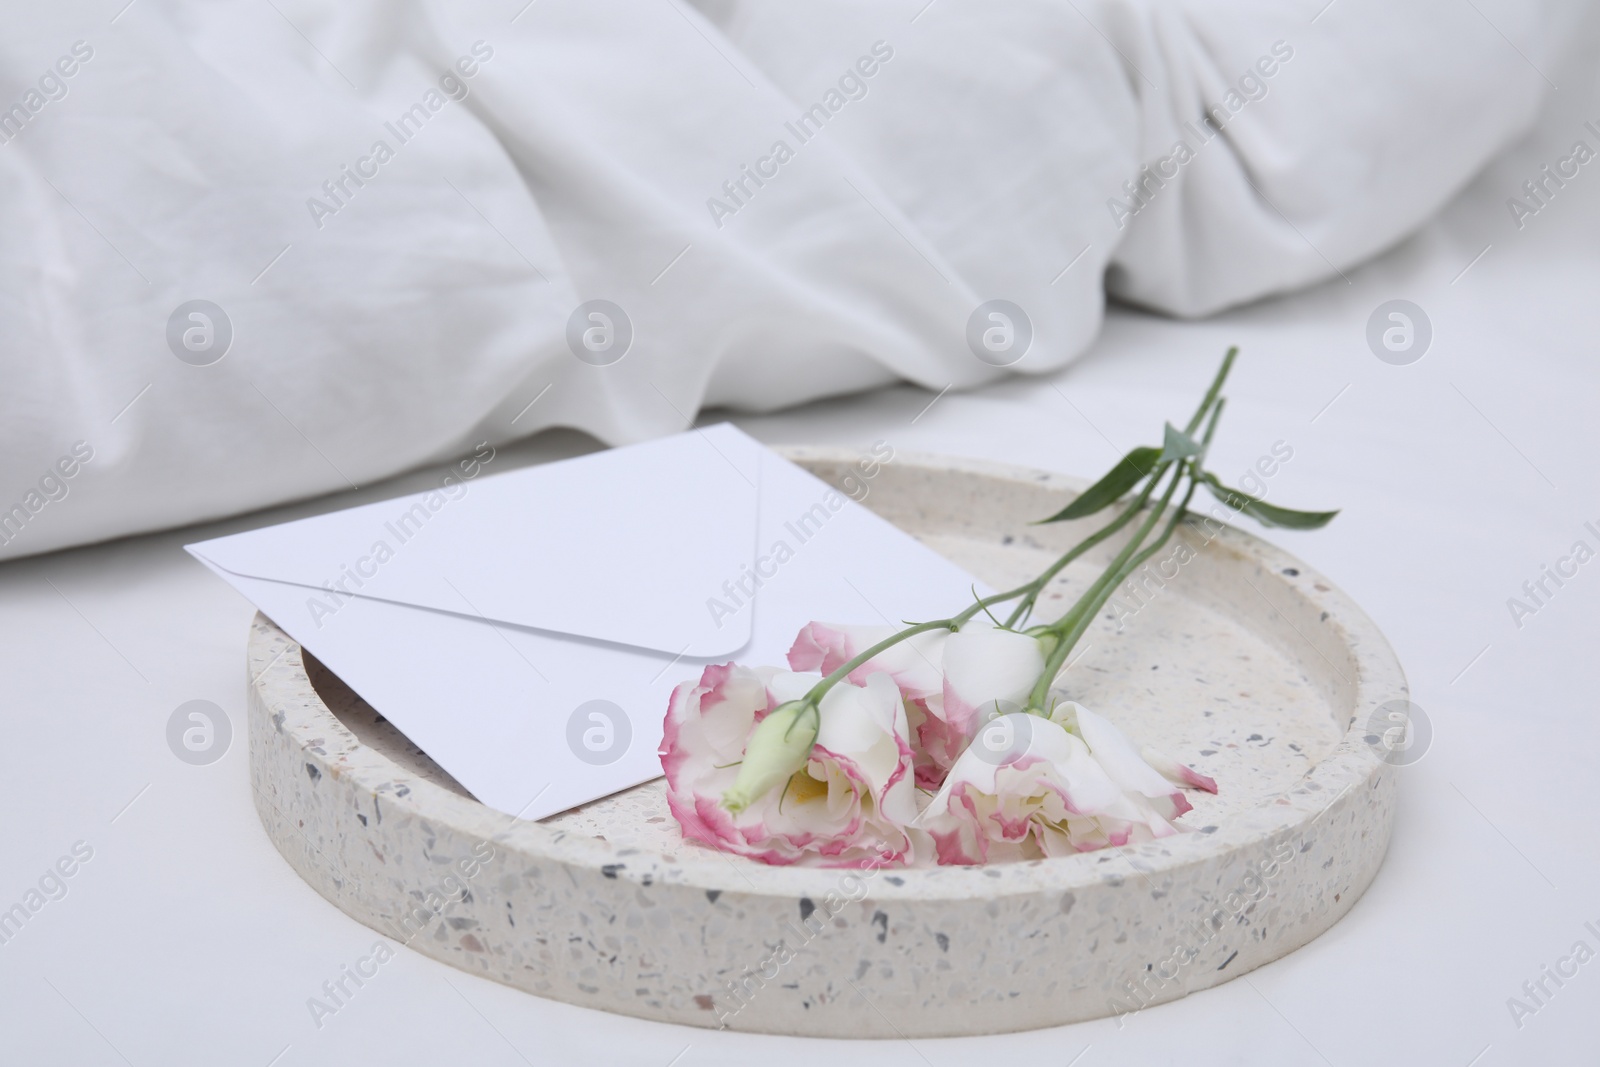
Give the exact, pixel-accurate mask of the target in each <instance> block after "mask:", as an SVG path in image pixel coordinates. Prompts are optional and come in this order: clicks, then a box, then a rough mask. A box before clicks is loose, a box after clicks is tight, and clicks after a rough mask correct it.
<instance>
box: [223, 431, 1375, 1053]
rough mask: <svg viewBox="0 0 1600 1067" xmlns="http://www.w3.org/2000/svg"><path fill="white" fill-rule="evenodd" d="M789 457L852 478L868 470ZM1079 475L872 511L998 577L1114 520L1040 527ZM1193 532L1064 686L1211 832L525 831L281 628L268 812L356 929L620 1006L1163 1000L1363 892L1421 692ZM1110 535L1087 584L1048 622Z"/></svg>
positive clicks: (970, 1007)
mask: <svg viewBox="0 0 1600 1067" xmlns="http://www.w3.org/2000/svg"><path fill="white" fill-rule="evenodd" d="M785 454H786V455H787V456H788V457H789V458H790V459H792V460H794V461H795V462H798V463H800V464H801V465H802V466H805V467H806V468H808V469H810V470H811V471H812V472H813V473H815V474H816V475H818V476H819V477H821V478H822V479H823V480H825V481H830V482H833V483H836V484H837V483H839V482H841V481H842V480H843V479H844V478H845V477H846V476H847V475H848V474H850V473H851V472H852V471H853V470H854V461H855V459H856V457H855V456H854V455H853V454H850V453H847V452H844V451H841V450H831V449H812V448H796V449H789V450H786V452H785ZM852 484H854V485H856V486H857V496H858V497H859V496H860V483H859V481H857V482H853V483H852ZM1080 484H1081V483H1078V482H1076V481H1074V480H1072V479H1068V478H1064V477H1060V476H1057V475H1051V474H1044V473H1038V472H1034V471H1028V470H1020V469H1016V468H1006V467H998V466H994V465H991V464H983V463H976V462H969V461H963V460H949V459H944V458H935V457H911V456H905V455H900V456H897V457H896V458H895V459H894V461H893V462H891V463H889V464H887V465H885V466H884V467H883V468H882V470H881V471H880V472H879V473H878V475H877V476H876V478H875V479H874V480H873V481H872V482H871V483H870V484H869V485H868V495H867V496H866V497H865V500H864V503H865V504H866V506H867V507H869V508H872V509H874V510H875V511H877V512H878V513H879V514H880V515H882V516H884V517H885V518H887V519H889V520H890V521H892V522H894V523H896V524H897V525H899V526H901V527H902V528H903V529H906V530H908V531H910V532H911V533H913V534H915V535H916V536H917V537H919V538H920V539H922V540H923V541H925V542H926V543H927V544H929V545H930V546H931V547H933V548H934V549H936V550H937V551H939V552H941V553H943V554H945V555H946V556H948V557H949V558H950V559H952V560H954V561H956V562H957V563H959V564H961V565H963V566H964V567H966V568H967V569H968V570H970V571H971V572H972V573H973V574H974V575H976V576H978V577H979V578H981V579H983V580H984V581H986V582H988V583H990V584H991V585H993V586H994V587H995V588H1005V587H1007V586H1009V585H1013V584H1016V583H1017V582H1018V581H1022V580H1026V578H1027V577H1029V576H1031V575H1033V574H1035V573H1037V572H1038V571H1039V570H1041V569H1042V568H1043V567H1044V566H1045V565H1046V563H1048V562H1049V561H1050V560H1051V559H1053V558H1054V557H1055V556H1056V555H1057V554H1059V553H1060V552H1061V551H1063V550H1064V549H1065V548H1066V547H1067V546H1068V545H1070V544H1071V543H1073V542H1075V541H1076V540H1078V539H1079V538H1081V537H1082V536H1083V535H1084V533H1085V532H1087V530H1088V529H1089V528H1090V526H1091V525H1092V524H1093V523H1094V521H1095V520H1089V523H1087V524H1085V523H1071V524H1060V525H1057V526H1045V527H1035V526H1028V525H1027V523H1028V521H1029V520H1032V519H1036V518H1038V517H1040V516H1043V515H1047V514H1050V513H1052V512H1054V511H1055V510H1057V509H1058V508H1060V507H1061V506H1062V505H1063V503H1064V502H1065V501H1066V500H1068V499H1070V497H1071V496H1072V495H1073V493H1074V492H1076V490H1077V489H1078V488H1079V487H1080ZM1185 535H1186V536H1188V538H1189V539H1190V541H1191V543H1193V544H1195V545H1196V546H1203V547H1199V548H1198V552H1197V554H1196V555H1195V557H1194V558H1193V559H1192V560H1191V561H1189V562H1187V563H1186V564H1185V565H1183V566H1182V567H1181V568H1176V573H1173V571H1174V567H1173V566H1171V565H1169V567H1168V574H1166V575H1163V574H1161V573H1159V572H1157V571H1154V570H1152V571H1151V572H1149V574H1148V575H1147V576H1146V577H1145V578H1144V579H1143V581H1142V583H1141V586H1142V587H1141V590H1140V591H1138V592H1126V593H1124V595H1123V597H1122V599H1121V600H1120V602H1116V603H1115V604H1114V606H1113V607H1111V608H1108V610H1107V611H1106V612H1103V613H1102V615H1103V617H1102V618H1101V619H1100V620H1098V621H1097V624H1096V626H1095V627H1094V628H1093V629H1091V630H1090V631H1089V632H1088V634H1087V635H1086V636H1085V638H1084V643H1083V645H1082V646H1080V652H1079V655H1080V658H1079V659H1078V660H1077V661H1075V662H1074V663H1073V664H1072V665H1071V666H1070V667H1069V670H1068V673H1067V675H1066V678H1065V681H1066V683H1067V685H1068V687H1069V688H1070V689H1071V690H1072V691H1073V692H1074V695H1075V696H1076V697H1077V699H1079V700H1081V701H1082V702H1083V703H1084V704H1086V705H1088V706H1089V707H1092V708H1095V709H1097V710H1100V711H1101V712H1102V713H1104V714H1106V715H1108V716H1109V717H1111V718H1112V719H1113V720H1114V721H1116V722H1117V723H1118V724H1119V725H1121V726H1122V727H1123V729H1124V731H1125V732H1127V733H1128V734H1129V735H1130V736H1131V737H1132V738H1133V739H1134V740H1135V742H1136V743H1142V744H1154V745H1156V746H1157V747H1159V748H1162V749H1164V750H1165V751H1167V752H1169V753H1171V754H1173V755H1175V756H1177V757H1178V758H1180V759H1183V760H1185V761H1188V762H1191V763H1193V764H1194V765H1195V766H1196V767H1197V768H1198V769H1200V770H1201V771H1202V772H1204V773H1206V774H1210V775H1212V776H1214V777H1215V778H1216V779H1217V781H1218V782H1219V783H1220V785H1221V794H1220V795H1219V796H1215V797H1213V796H1209V795H1206V794H1196V793H1191V795H1190V798H1191V800H1193V802H1194V804H1195V810H1194V811H1193V812H1191V813H1189V814H1188V815H1186V816H1184V818H1183V820H1182V822H1183V823H1184V824H1186V825H1187V826H1188V827H1189V828H1190V829H1191V830H1192V831H1193V832H1190V833H1186V834H1181V835H1179V836H1176V837H1169V838H1165V839H1162V840H1160V841H1156V842H1153V843H1149V844H1144V845H1137V846H1130V847H1126V848H1120V849H1107V850H1104V851H1100V852H1090V853H1083V854H1080V855H1076V856H1070V857H1064V858H1059V859H1052V860H1043V861H1036V862H1028V863H1018V864H1011V865H995V866H990V867H983V868H974V867H964V868H963V867H936V868H931V869H914V870H905V869H898V870H897V869H884V870H879V871H875V872H858V873H851V872H845V871H830V870H819V869H795V868H778V867H765V866H762V865H760V864H756V863H753V862H750V861H746V860H742V859H739V858H737V857H731V856H726V855H722V854H720V853H715V852H711V851H708V850H706V849H704V848H701V847H699V846H698V845H693V844H687V843H685V842H684V841H683V839H682V837H681V836H680V835H679V833H678V830H677V826H676V824H675V823H674V822H673V821H672V819H671V817H670V816H669V815H668V813H667V808H666V803H665V800H664V797H663V792H662V783H661V782H660V781H659V780H657V781H655V782H650V783H646V784H644V785H641V786H638V787H636V788H634V789H630V790H628V791H626V792H624V793H620V794H617V795H615V796H612V797H608V798H605V799H602V800H598V801H595V802H593V803H590V804H587V805H585V806H583V807H581V808H579V809H576V810H574V811H570V812H567V813H565V814H562V815H559V816H555V817H553V818H550V819H547V820H545V821H543V822H537V823H536V822H527V821H519V820H514V819H511V818H510V817H508V816H506V815H503V814H501V813H499V812H495V811H492V810H490V809H489V808H486V807H484V806H483V805H481V804H479V803H477V802H476V801H474V800H473V799H471V798H470V797H469V796H468V795H467V794H466V793H465V792H464V791H463V790H462V789H461V788H460V786H458V785H457V784H456V783H455V782H454V781H452V780H451V779H450V778H449V776H448V775H446V774H445V773H444V772H443V771H442V770H440V769H439V768H438V767H437V766H436V765H435V764H433V763H432V761H430V760H429V759H428V758H427V757H426V756H425V755H423V754H422V753H420V752H419V751H417V749H416V748H415V747H414V746H412V745H411V744H409V742H407V741H406V739H405V738H404V737H402V736H401V735H400V734H399V733H398V732H396V731H395V730H394V728H393V727H391V726H390V725H389V724H388V723H387V722H385V721H384V720H383V719H381V718H379V717H378V716H377V715H376V714H375V713H374V712H373V711H372V709H371V708H370V707H368V706H367V705H366V704H365V703H363V702H362V701H361V700H360V698H359V697H357V696H355V695H354V694H353V693H351V692H350V691H349V690H348V689H347V688H346V687H345V686H344V685H343V684H342V683H341V682H340V681H339V680H338V679H337V678H335V677H333V676H332V675H331V674H330V673H329V672H328V671H327V670H326V669H324V668H323V667H322V666H321V665H320V664H318V663H316V662H315V660H313V659H311V657H310V656H308V655H302V652H301V650H300V648H299V647H298V646H297V645H295V644H294V643H293V642H292V641H291V640H290V639H289V638H288V637H287V636H286V635H285V634H284V633H283V632H282V631H280V630H279V629H278V628H277V627H276V626H274V625H273V624H272V622H271V621H269V620H268V619H266V618H264V617H262V616H257V618H256V620H255V623H254V627H253V630H252V634H251V639H250V647H249V657H248V658H249V674H248V677H249V678H250V679H252V681H251V684H250V693H249V735H250V768H251V784H252V787H253V791H254V795H255V798H256V807H257V810H258V811H259V813H260V816H261V821H262V824H263V825H264V826H265V827H266V830H267V833H268V835H269V836H270V837H271V838H272V840H273V842H274V843H275V844H276V845H277V847H278V850H279V851H280V852H282V854H283V855H284V857H285V858H286V859H287V860H288V861H289V863H290V864H291V865H292V866H293V867H294V869H295V870H296V871H297V872H298V873H299V874H300V875H301V877H303V878H304V879H305V880H306V881H307V882H309V883H310V884H311V885H312V886H313V887H315V888H316V890H317V891H318V892H319V893H321V894H322V895H323V896H325V897H327V898H328V900H330V901H332V902H333V903H334V904H336V905H337V906H338V907H339V908H341V909H343V910H344V911H345V912H346V913H347V914H349V915H350V916H352V917H353V918H355V919H357V920H359V921H361V922H363V923H365V924H367V925H368V926H370V927H372V928H373V929H375V930H378V931H380V932H382V933H384V934H386V935H387V936H390V937H392V938H394V939H395V940H396V941H401V942H405V943H408V944H409V945H410V947H412V948H414V949H417V950H418V951H420V952H423V953H425V954H427V955H429V956H432V957H434V958H435V959H439V960H442V961H444V962H446V963H449V964H451V965H452V966H455V967H459V968H461V969H462V970H465V971H470V972H471V973H473V974H478V975H482V976H484V977H486V978H492V979H494V980H496V981H499V982H504V983H506V984H508V985H512V986H516V987H517V988H520V989H524V990H527V991H528V992H530V993H535V994H538V995H540V996H544V997H552V998H555V999H557V1000H563V1001H568V1002H570V1003H573V1004H580V1005H584V1006H587V1007H592V1008H599V1009H602V1010H605V1011H614V1012H621V1013H624V1014H628V1015H637V1016H642V1017H644V1018H649V1019H659V1020H664V1021H668V1022H676V1023H687V1024H690V1025H694V1026H708V1027H717V1026H726V1027H728V1028H731V1029H734V1030H744V1031H757V1032H769V1033H785V1034H802V1035H812V1036H828V1037H919V1036H938V1035H960V1034H983V1033H995V1032H1002V1031H1010V1030H1021V1029H1029V1028H1033V1027H1041V1026H1049V1025H1054V1024H1059V1023H1067V1022H1073V1021H1077V1020H1082V1019H1090V1018H1095V1017H1099V1016H1105V1015H1109V1014H1113V1013H1119V1012H1125V1011H1131V1010H1137V1009H1140V1008H1142V1007H1145V1006H1148V1005H1151V1004H1155V1003H1160V1002H1162V1001H1167V1000H1172V999H1174V998H1176V997H1180V996H1183V995H1184V994H1186V993H1189V992H1193V991H1195V990H1198V989H1204V988H1207V987H1208V986H1212V985H1216V984H1218V983H1220V982H1224V981H1227V980H1228V979H1230V978H1234V977H1237V976H1238V975H1240V974H1243V973H1245V972H1246V971H1249V970H1251V969H1252V968H1255V967H1259V966H1261V965H1262V964H1264V963H1267V962H1270V961H1271V960H1274V959H1277V958H1278V957H1280V956H1283V955H1284V954H1285V953H1288V952H1290V951H1292V950H1293V949H1295V948H1298V947H1299V946H1301V945H1303V944H1305V943H1306V942H1308V941H1310V940H1311V939H1312V938H1314V937H1316V936H1317V935H1318V934H1320V933H1322V931H1324V930H1326V929H1327V928H1328V927H1329V926H1331V925H1332V924H1333V923H1334V922H1336V921H1337V920H1338V919H1339V918H1340V916H1342V915H1343V914H1344V913H1345V912H1346V911H1348V910H1349V909H1350V907H1351V905H1353V904H1354V903H1355V900H1356V898H1357V897H1358V896H1360V895H1361V893H1362V891H1363V890H1365V889H1366V887H1367V885H1368V884H1369V883H1370V882H1371V880H1372V878H1373V876H1374V875H1375V874H1376V872H1377V869H1378V866H1379V864H1380V863H1381V862H1382V859H1383V855H1384V851H1385V849H1386V847H1387V845H1388V841H1389V831H1390V825H1391V820H1392V815H1393V810H1394V797H1395V771H1394V768H1393V766H1392V765H1391V763H1388V762H1385V760H1384V758H1383V756H1384V755H1385V752H1386V750H1385V749H1383V748H1379V747H1374V746H1373V745H1372V744H1370V742H1371V741H1372V735H1371V734H1370V733H1369V721H1371V720H1372V719H1373V717H1374V716H1375V715H1377V714H1380V713H1382V714H1386V712H1380V709H1381V707H1382V705H1384V704H1385V703H1386V702H1389V701H1392V700H1397V699H1401V698H1404V697H1405V695H1406V684H1405V679H1404V676H1403V675H1402V673H1401V670H1400V666H1399V664H1398V663H1397V662H1396V660H1395V656H1394V653H1393V652H1392V651H1391V650H1390V648H1389V646H1388V644H1387V643H1386V642H1385V641H1384V639H1383V636H1382V635H1381V634H1380V633H1379V632H1378V630H1377V629H1376V627H1374V625H1373V624H1372V622H1371V620H1369V619H1368V618H1367V617H1366V616H1365V615H1364V614H1362V612H1361V611H1360V610H1359V609H1358V608H1357V607H1356V606H1355V605H1354V604H1353V603H1351V601H1350V600H1349V599H1348V598H1346V597H1345V596H1344V595H1343V594H1342V593H1340V592H1339V591H1338V590H1337V589H1335V588H1333V587H1332V586H1331V584H1330V583H1328V582H1327V581H1326V580H1325V579H1323V578H1320V577H1319V576H1318V575H1317V574H1316V573H1315V572H1313V571H1311V570H1310V569H1309V568H1308V567H1306V566H1305V565H1304V564H1302V563H1300V562H1298V561H1297V560H1295V559H1294V558H1293V557H1291V556H1289V555H1288V554H1286V553H1284V552H1282V551H1280V550H1278V549H1276V548H1273V547H1272V546H1270V545H1268V544H1265V543H1264V542H1262V541H1259V540H1257V539H1255V538H1253V537H1250V536H1249V535H1247V534H1243V533H1240V532H1238V531H1236V530H1232V529H1224V530H1222V531H1221V532H1220V533H1218V534H1217V535H1216V536H1215V538H1214V539H1213V540H1211V541H1209V543H1205V534H1204V532H1203V531H1202V529H1201V528H1199V527H1195V528H1192V529H1190V530H1187V531H1185ZM1117 547H1118V544H1117V542H1116V539H1115V538H1114V539H1112V540H1111V542H1109V543H1108V544H1106V545H1104V546H1102V550H1103V551H1102V554H1101V555H1099V556H1097V557H1095V556H1091V558H1089V559H1087V560H1084V561H1080V563H1079V564H1077V565H1075V566H1074V567H1073V568H1069V569H1068V571H1067V572H1066V573H1065V574H1064V575H1063V576H1062V578H1061V579H1060V581H1059V583H1058V585H1057V586H1056V587H1054V588H1053V589H1052V592H1051V594H1050V595H1049V596H1047V597H1046V598H1043V599H1042V602H1041V613H1040V614H1041V617H1043V618H1049V617H1054V616H1055V615H1057V614H1059V613H1060V611H1061V610H1063V609H1064V608H1065V606H1066V605H1068V604H1070V603H1071V601H1072V599H1073V598H1074V597H1075V594H1076V593H1077V592H1078V591H1081V589H1082V588H1083V587H1084V585H1085V584H1086V583H1087V582H1088V581H1089V580H1091V579H1092V577H1093V576H1094V575H1095V574H1097V573H1098V570H1099V568H1100V566H1102V565H1103V563H1104V562H1105V560H1106V558H1108V555H1109V553H1111V552H1114V551H1116V549H1117ZM414 651H415V652H416V653H417V654H426V650H422V649H418V650H414ZM562 710H563V712H564V709H562Z"/></svg>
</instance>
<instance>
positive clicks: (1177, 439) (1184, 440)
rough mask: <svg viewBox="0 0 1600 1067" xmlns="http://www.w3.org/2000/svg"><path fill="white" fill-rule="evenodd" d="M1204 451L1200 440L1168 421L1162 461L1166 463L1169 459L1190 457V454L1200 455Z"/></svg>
mask: <svg viewBox="0 0 1600 1067" xmlns="http://www.w3.org/2000/svg"><path fill="white" fill-rule="evenodd" d="M1202 451H1204V449H1202V448H1201V446H1200V442H1199V441H1196V440H1195V439H1194V438H1192V437H1190V436H1189V435H1188V434H1186V433H1184V432H1183V431H1182V430H1180V429H1178V428H1177V427H1176V426H1174V425H1172V423H1170V422H1169V423H1167V425H1166V442H1165V444H1164V446H1163V447H1162V449H1161V459H1160V462H1162V463H1165V462H1167V461H1168V460H1178V459H1188V458H1189V457H1190V456H1198V455H1199V454H1200V453H1201V452H1202Z"/></svg>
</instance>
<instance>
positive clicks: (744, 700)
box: [661, 663, 928, 867]
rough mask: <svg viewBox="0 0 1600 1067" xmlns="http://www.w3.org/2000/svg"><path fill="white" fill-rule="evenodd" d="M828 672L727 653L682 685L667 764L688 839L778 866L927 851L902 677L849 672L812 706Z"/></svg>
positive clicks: (670, 720)
mask: <svg viewBox="0 0 1600 1067" xmlns="http://www.w3.org/2000/svg"><path fill="white" fill-rule="evenodd" d="M819 680H820V679H819V677H818V676H817V675H803V674H796V673H793V672H790V671H781V670H777V669H776V668H771V667H763V668H756V669H751V668H748V667H741V666H738V665H737V664H731V663H730V664H725V665H721V666H712V667H707V668H706V669H705V672H704V673H703V674H702V675H701V677H700V681H699V682H698V683H692V682H685V683H684V684H682V685H680V686H678V688H677V689H676V690H675V691H674V692H673V694H672V703H671V706H670V708H669V710H668V712H667V721H666V729H665V734H664V737H663V740H662V745H661V765H662V768H663V769H664V770H665V771H666V775H667V803H668V806H669V807H670V808H671V810H672V814H673V815H674V817H676V818H677V820H678V823H679V825H680V826H681V827H682V828H683V833H684V836H685V837H688V838H691V839H693V840H697V841H700V842H702V843H704V844H707V845H710V846H712V847H713V848H718V849H721V850H723V851H726V852H736V853H739V854H741V855H745V856H749V857H751V858H752V859H758V860H762V861H764V862H766V863H773V864H790V863H812V864H820V865H824V866H835V867H859V866H878V865H881V864H885V863H906V862H910V861H913V860H914V859H916V858H917V854H918V852H919V851H920V852H922V853H927V852H928V845H927V837H926V835H925V834H923V833H922V832H921V831H920V830H917V829H915V828H913V827H912V826H911V824H912V823H913V822H914V820H915V819H916V816H917V806H916V798H915V789H914V787H913V785H912V781H911V746H910V743H909V741H908V740H907V736H906V715H905V708H904V707H903V706H902V704H901V700H900V695H899V692H898V690H897V689H896V688H895V686H894V683H893V682H892V681H890V679H889V678H888V677H887V676H886V675H882V674H878V675H874V676H872V677H869V678H867V679H865V681H864V684H862V685H854V684H852V683H849V682H841V683H839V684H837V685H835V686H834V687H833V688H832V689H830V690H829V691H828V693H827V694H826V695H825V696H824V697H823V698H822V699H821V701H820V702H819V703H817V704H811V703H809V702H808V701H807V700H806V699H805V697H806V693H807V691H808V690H810V689H811V688H812V687H813V686H814V685H815V684H816V683H817V682H818V681H819ZM769 718H770V719H772V720H773V721H772V722H771V723H768V722H767V720H768V719H769ZM796 732H798V733H799V738H798V740H797V738H796V736H795V735H796Z"/></svg>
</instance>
